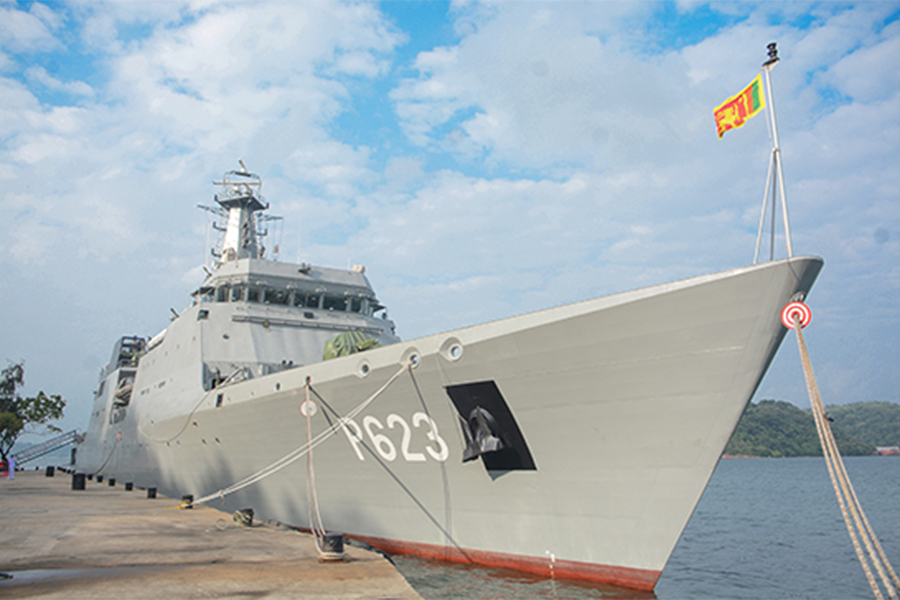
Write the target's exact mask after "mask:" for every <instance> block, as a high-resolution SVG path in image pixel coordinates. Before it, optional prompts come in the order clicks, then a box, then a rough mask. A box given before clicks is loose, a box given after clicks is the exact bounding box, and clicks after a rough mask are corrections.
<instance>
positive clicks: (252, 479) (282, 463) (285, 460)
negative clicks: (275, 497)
mask: <svg viewBox="0 0 900 600" xmlns="http://www.w3.org/2000/svg"><path fill="white" fill-rule="evenodd" d="M412 364H413V363H412V362H407V363H406V364H404V365H403V366H402V367H400V369H399V370H398V371H397V372H396V373H394V374H393V375H392V376H391V378H390V379H388V380H387V381H386V382H385V383H384V385H382V386H381V387H380V388H378V389H377V390H376V391H375V393H374V394H372V395H371V396H369V397H368V398H366V399H365V400H363V401H362V403H360V404H359V405H358V406H357V407H356V408H354V409H353V410H351V411H350V412H349V413H347V414H346V415H345V416H343V417H341V418H340V419H338V421H337V422H336V423H334V424H333V425H332V426H330V427H328V428H327V429H325V430H324V431H323V432H322V433H320V434H319V435H317V436H315V437H314V438H312V439H310V440H308V441H307V442H306V443H305V444H303V445H302V446H300V447H299V448H297V449H295V450H292V451H291V452H289V453H288V454H286V455H284V456H283V457H281V458H279V459H278V460H276V461H275V462H273V463H272V464H270V465H268V466H266V467H263V468H262V469H260V470H259V471H257V472H256V473H253V474H252V475H249V476H247V477H245V478H244V479H242V480H240V481H238V482H236V483H233V484H231V485H230V486H228V487H226V488H222V489H221V490H219V491H217V492H215V493H212V494H209V495H207V496H203V497H202V498H200V499H199V500H194V501H193V503H192V504H204V503H206V502H209V501H210V500H214V499H216V498H223V499H224V498H225V496H228V495H229V494H233V493H234V492H237V491H239V490H242V489H244V488H246V487H249V486H251V485H253V484H255V483H257V482H259V481H262V480H263V479H265V478H266V477H268V476H269V475H274V474H275V473H277V472H278V471H280V470H281V469H283V468H285V467H286V466H288V465H290V464H291V463H293V462H296V461H298V460H300V459H301V458H303V457H304V456H306V454H307V453H308V452H309V451H310V450H312V449H313V448H315V447H316V446H318V445H319V444H321V443H323V442H324V441H325V440H327V439H328V438H329V437H331V436H332V435H334V434H335V433H337V432H338V431H340V430H341V429H342V428H344V427H346V426H347V422H348V421H350V420H352V419H353V418H355V417H356V416H357V415H358V414H359V413H361V412H362V411H364V410H365V409H366V407H367V406H369V405H370V404H372V402H374V401H375V399H376V398H378V396H380V395H381V394H382V393H384V391H385V390H386V389H388V387H390V385H391V384H392V383H394V381H396V380H397V378H398V377H400V375H402V374H403V372H404V371H406V370H407V369H408V368H410V367H411V366H412Z"/></svg>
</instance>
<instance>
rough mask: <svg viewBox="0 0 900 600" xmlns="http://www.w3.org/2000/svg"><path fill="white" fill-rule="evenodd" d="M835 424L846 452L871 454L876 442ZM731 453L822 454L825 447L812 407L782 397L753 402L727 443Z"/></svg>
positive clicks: (766, 454) (843, 452)
mask: <svg viewBox="0 0 900 600" xmlns="http://www.w3.org/2000/svg"><path fill="white" fill-rule="evenodd" d="M835 425H836V424H835V423H833V424H832V431H833V432H834V438H835V441H837V445H838V448H839V449H840V451H841V454H843V455H844V456H863V455H869V454H872V453H873V452H874V451H875V445H874V444H870V443H865V442H860V441H858V439H855V438H854V437H852V436H850V435H847V433H846V432H845V431H844V430H843V429H841V428H839V427H836V426H835ZM725 454H728V455H732V456H771V457H781V456H822V447H821V446H820V444H819V436H818V434H817V433H816V425H815V421H814V420H813V417H812V413H811V411H810V410H808V409H807V410H801V409H800V408H798V407H796V406H794V405H793V404H790V403H788V402H781V401H779V400H761V401H760V402H759V404H752V403H751V404H750V405H748V406H747V410H746V411H744V414H743V416H742V417H741V420H740V421H739V422H738V425H737V428H736V429H735V431H734V435H732V436H731V440H730V441H729V442H728V445H727V446H726V447H725Z"/></svg>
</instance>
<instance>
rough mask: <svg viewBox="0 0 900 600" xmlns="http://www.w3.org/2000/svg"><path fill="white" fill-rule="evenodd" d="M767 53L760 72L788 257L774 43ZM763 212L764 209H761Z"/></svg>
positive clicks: (790, 249) (790, 253) (789, 246)
mask: <svg viewBox="0 0 900 600" xmlns="http://www.w3.org/2000/svg"><path fill="white" fill-rule="evenodd" d="M767 48H768V51H769V60H767V61H766V62H764V63H763V65H762V70H763V71H765V74H766V86H765V87H766V102H767V104H768V105H769V123H770V125H771V127H772V161H773V164H774V165H775V179H776V180H777V181H778V188H779V190H780V191H781V212H782V216H783V217H784V238H785V242H786V245H787V254H788V257H789V258H790V257H793V256H794V248H793V245H792V244H791V225H790V222H789V221H788V210H787V194H786V193H785V188H784V171H783V169H782V165H781V144H780V143H779V140H778V126H777V125H776V123H775V103H774V102H773V101H772V78H771V76H770V73H771V71H772V67H774V66H775V65H776V64H777V63H778V61H779V60H780V59H779V58H778V49H777V46H776V45H775V43H771V44H769V45H768V46H767ZM768 187H769V182H768V181H766V188H767V189H766V194H767V195H768ZM774 203H775V197H774V194H773V197H772V208H775V204H774ZM763 210H765V209H763ZM772 227H773V228H774V227H775V222H774V220H773V222H772Z"/></svg>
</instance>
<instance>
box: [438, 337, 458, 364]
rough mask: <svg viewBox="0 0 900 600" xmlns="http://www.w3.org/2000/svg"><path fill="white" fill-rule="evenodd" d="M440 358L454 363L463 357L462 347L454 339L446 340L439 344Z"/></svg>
mask: <svg viewBox="0 0 900 600" xmlns="http://www.w3.org/2000/svg"><path fill="white" fill-rule="evenodd" d="M440 352H441V356H443V357H444V358H445V359H447V360H449V361H451V362H455V361H457V360H459V359H460V358H462V355H463V345H462V342H460V341H459V340H458V339H456V338H455V337H451V338H447V339H446V340H444V343H443V344H441V349H440Z"/></svg>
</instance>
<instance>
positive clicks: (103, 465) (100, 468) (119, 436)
mask: <svg viewBox="0 0 900 600" xmlns="http://www.w3.org/2000/svg"><path fill="white" fill-rule="evenodd" d="M121 439H122V432H121V431H120V432H118V433H116V441H115V442H113V447H112V448H111V449H110V451H109V454H108V455H107V456H106V460H104V461H103V464H102V465H100V466H99V467H97V469H96V470H95V471H94V472H93V473H91V475H92V476H93V475H96V474H97V473H99V472H100V471H102V470H103V469H104V468H105V467H106V463H108V462H109V459H111V458H112V456H113V452H115V451H116V446H118V445H119V440H121Z"/></svg>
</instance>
